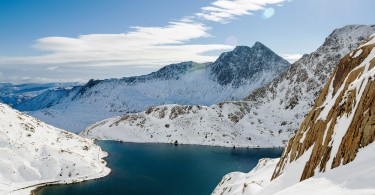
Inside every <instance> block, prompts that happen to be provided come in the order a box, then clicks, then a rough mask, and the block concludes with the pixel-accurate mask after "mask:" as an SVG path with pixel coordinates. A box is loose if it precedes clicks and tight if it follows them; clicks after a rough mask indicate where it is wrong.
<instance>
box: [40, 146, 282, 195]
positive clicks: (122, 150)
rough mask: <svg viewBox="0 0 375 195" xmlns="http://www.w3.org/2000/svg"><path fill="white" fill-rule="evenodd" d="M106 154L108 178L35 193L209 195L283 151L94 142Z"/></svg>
mask: <svg viewBox="0 0 375 195" xmlns="http://www.w3.org/2000/svg"><path fill="white" fill-rule="evenodd" d="M97 144H99V145H100V146H102V148H103V149H104V150H105V151H107V152H108V153H109V156H108V157H107V158H106V159H105V160H106V161H107V162H108V166H109V167H110V168H111V169H112V172H111V174H110V175H108V176H107V177H104V178H101V179H98V180H91V181H86V182H83V183H78V184H71V185H55V186H46V187H43V188H42V189H40V190H39V191H38V194H40V195H60V194H64V195H66V194H69V195H74V194H80V195H82V194H90V195H96V194H106V195H107V194H115V195H118V194H137V195H138V194H147V195H151V194H167V195H168V194H171V195H177V194H187V195H200V194H210V193H211V192H212V191H213V190H214V189H215V187H216V185H217V184H218V183H219V182H220V180H221V178H222V177H223V176H224V175H225V174H227V173H229V172H233V171H242V172H249V171H250V170H251V169H252V168H253V167H255V165H256V164H257V162H258V160H259V159H260V158H265V157H270V158H276V157H279V156H280V155H281V153H282V149H239V148H236V149H232V148H222V147H209V146H194V145H178V146H174V145H171V144H134V143H121V142H114V141H99V142H97Z"/></svg>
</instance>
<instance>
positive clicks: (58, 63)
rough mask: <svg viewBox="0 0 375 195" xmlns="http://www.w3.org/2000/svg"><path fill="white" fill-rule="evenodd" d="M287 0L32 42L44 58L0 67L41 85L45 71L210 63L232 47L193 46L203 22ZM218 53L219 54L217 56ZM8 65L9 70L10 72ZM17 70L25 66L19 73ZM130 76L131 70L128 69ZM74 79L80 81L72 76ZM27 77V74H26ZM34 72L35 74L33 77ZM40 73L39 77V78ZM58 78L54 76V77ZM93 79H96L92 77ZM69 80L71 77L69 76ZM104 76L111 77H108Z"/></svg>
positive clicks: (253, 1)
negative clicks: (120, 30)
mask: <svg viewBox="0 0 375 195" xmlns="http://www.w3.org/2000/svg"><path fill="white" fill-rule="evenodd" d="M284 1H286V0H216V1H214V2H213V3H211V5H210V6H207V7H203V8H202V9H201V13H197V14H195V15H192V16H188V17H184V18H183V19H181V20H179V21H173V22H169V23H168V25H166V26H162V27H139V26H137V27H132V30H131V31H129V32H126V33H122V34H87V35H80V36H78V37H45V38H41V39H38V40H36V44H35V45H33V47H34V48H35V49H38V50H41V51H43V52H45V53H44V54H42V55H35V56H19V57H1V56H0V67H3V69H4V67H6V69H12V70H8V72H10V73H11V74H14V73H15V72H19V75H21V76H17V77H12V75H8V76H9V77H8V78H11V77H12V78H13V79H17V78H19V79H21V80H22V81H28V80H31V79H32V78H29V77H25V74H26V73H25V72H24V68H25V67H26V69H27V68H28V67H31V66H30V65H32V67H33V71H36V72H37V73H39V72H40V74H35V76H34V78H35V79H36V80H38V81H43V79H46V78H44V76H47V77H48V76H50V75H46V74H48V73H46V71H45V70H47V71H54V70H59V71H58V72H59V74H63V72H64V70H66V69H67V68H71V69H74V68H76V69H77V70H78V68H77V67H78V66H79V67H80V68H81V69H80V70H82V67H86V69H87V71H85V76H87V74H88V73H89V70H90V71H91V72H94V71H95V70H94V69H96V68H97V67H113V66H119V67H123V66H127V67H129V68H130V67H133V68H134V67H135V66H136V65H137V66H148V67H149V68H150V67H153V68H155V67H160V66H162V65H167V64H170V63H176V62H182V61H196V62H209V61H214V60H215V59H216V58H217V56H216V55H206V54H207V53H209V52H212V51H227V50H231V49H233V46H232V45H234V44H231V45H226V44H191V41H192V40H195V39H200V38H207V37H211V35H210V33H209V31H210V30H211V29H210V27H209V26H207V24H205V23H207V21H215V22H220V23H225V22H229V21H230V20H232V19H235V18H236V17H238V16H241V15H250V14H252V12H254V11H257V10H263V9H265V7H266V6H269V5H272V4H275V5H279V4H280V3H283V2H284ZM216 53H217V52H216ZM10 66H11V68H10ZM20 67H24V68H23V69H21V68H20ZM128 71H130V72H131V70H128ZM75 72H76V73H75V74H76V75H77V76H76V77H75V78H77V77H78V78H82V77H83V75H81V77H79V76H78V75H79V74H80V73H79V72H78V71H75ZM27 73H28V74H29V72H27ZM34 73H35V72H34ZM42 74H43V75H42ZM56 74H57V73H56ZM92 75H95V76H96V73H93V74H92ZM69 77H70V78H72V77H73V76H72V75H69ZM107 77H112V76H111V75H108V76H107Z"/></svg>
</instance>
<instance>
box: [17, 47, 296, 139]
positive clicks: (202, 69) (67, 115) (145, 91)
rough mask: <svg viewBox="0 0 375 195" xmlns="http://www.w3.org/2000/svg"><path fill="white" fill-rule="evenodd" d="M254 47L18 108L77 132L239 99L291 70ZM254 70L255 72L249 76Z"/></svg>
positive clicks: (89, 86) (110, 81) (93, 84)
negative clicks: (120, 119) (151, 110)
mask: <svg viewBox="0 0 375 195" xmlns="http://www.w3.org/2000/svg"><path fill="white" fill-rule="evenodd" d="M253 47H254V49H252V48H251V47H246V46H242V47H238V48H236V49H235V51H232V52H227V53H226V54H223V55H222V58H218V60H216V61H215V62H213V63H203V64H199V63H195V62H183V63H178V64H172V65H169V66H166V67H163V68H161V69H160V70H159V71H156V72H153V73H150V74H148V75H144V76H138V77H127V78H122V79H107V80H90V81H89V82H88V83H86V84H85V85H84V86H82V87H75V88H73V89H71V90H70V91H66V92H61V91H50V92H51V94H48V97H53V98H50V99H48V98H45V97H47V94H43V95H44V97H43V96H39V97H35V98H34V99H32V100H30V101H28V102H26V103H24V104H23V105H20V106H19V107H17V108H19V109H20V110H22V111H30V112H29V113H30V114H31V115H33V116H35V117H37V118H40V119H41V120H43V121H46V122H47V123H49V124H52V125H54V126H57V127H61V128H64V129H68V130H72V131H75V132H78V131H81V130H84V129H85V128H86V127H87V126H88V125H89V124H92V123H95V122H97V121H100V120H103V119H105V118H109V117H113V116H117V115H120V114H124V113H134V112H139V111H142V110H144V109H146V108H147V107H149V106H155V105H162V104H166V103H174V104H188V105H194V104H203V105H212V104H214V103H217V102H220V101H226V100H239V99H242V98H244V97H246V96H247V94H248V93H250V92H251V91H252V90H254V89H256V88H258V87H260V86H262V85H264V84H266V83H267V82H268V81H270V80H271V79H272V78H274V77H276V76H277V75H278V74H280V72H282V71H283V70H285V69H286V68H287V67H288V66H289V65H290V64H289V63H288V62H287V61H286V60H284V59H283V58H281V57H279V56H277V55H276V54H275V53H274V52H272V51H271V50H270V49H268V48H267V47H266V46H264V45H261V43H256V44H254V46H253ZM237 52H238V53H237ZM260 53H261V54H267V55H260ZM223 56H224V57H223ZM253 66H256V67H257V69H256V70H253V71H249V67H253ZM223 67H230V68H227V69H225V68H223ZM228 75H230V77H227V76H228ZM40 100H43V104H40ZM72 113H73V115H74V117H73V118H72ZM79 114H80V115H79ZM80 116H81V117H80ZM83 116H84V118H83ZM78 117H79V118H78Z"/></svg>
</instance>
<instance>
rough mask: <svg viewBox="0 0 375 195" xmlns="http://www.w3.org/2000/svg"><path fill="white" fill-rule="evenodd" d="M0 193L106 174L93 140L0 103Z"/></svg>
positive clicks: (24, 190) (11, 192)
mask: <svg viewBox="0 0 375 195" xmlns="http://www.w3.org/2000/svg"><path fill="white" fill-rule="evenodd" d="M0 156H1V159H0V194H28V193H30V191H31V190H33V189H35V188H36V187H38V186H42V185H46V184H58V183H72V182H80V181H83V180H89V179H95V178H99V177H103V176H106V175H108V174H109V172H110V169H109V168H107V167H106V162H105V161H104V160H103V158H104V157H106V156H107V153H106V152H104V151H102V150H101V148H100V147H99V146H97V145H95V144H94V143H93V141H92V140H90V139H86V138H82V137H80V136H77V135H75V134H73V133H70V132H66V131H64V130H60V129H57V128H54V127H52V126H49V125H46V124H44V123H43V122H41V121H39V120H37V119H35V118H32V117H30V116H27V115H26V114H24V113H20V112H18V111H15V110H13V109H11V108H10V107H9V106H6V105H3V104H0Z"/></svg>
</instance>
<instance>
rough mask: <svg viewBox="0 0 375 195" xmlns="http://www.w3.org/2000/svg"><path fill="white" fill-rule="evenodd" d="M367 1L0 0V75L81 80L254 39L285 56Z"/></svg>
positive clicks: (355, 18) (211, 56)
mask: <svg viewBox="0 0 375 195" xmlns="http://www.w3.org/2000/svg"><path fill="white" fill-rule="evenodd" d="M374 7H375V1H373V0H293V1H290V0H178V1H177V0H152V1H150V0H137V1H134V0H132V1H131V0H38V1H31V0H0V16H1V17H0V29H1V30H0V78H1V79H0V81H1V82H19V83H21V82H53V81H86V80H88V79H90V78H96V79H103V78H113V77H123V76H131V75H140V74H145V73H149V72H151V71H154V70H157V69H158V68H160V67H161V66H163V65H167V64H170V63H175V62H180V61H188V60H193V61H197V62H205V61H213V60H215V58H216V57H217V56H218V55H219V54H220V53H221V52H223V51H227V50H231V49H233V47H234V46H235V45H248V46H251V45H253V44H254V42H255V41H260V42H262V43H264V44H265V45H267V46H268V47H269V48H270V49H272V50H274V51H275V52H276V53H278V54H279V55H281V56H283V57H286V58H288V60H290V61H293V60H296V59H297V58H298V56H300V55H302V54H304V53H310V52H312V51H314V50H315V49H317V47H319V46H320V45H321V44H322V43H323V41H324V39H325V37H326V36H328V35H329V34H330V33H331V32H332V31H333V30H334V29H335V28H339V27H342V26H344V25H348V24H373V23H375V21H374V18H375V12H373V10H371V9H373V8H374Z"/></svg>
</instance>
